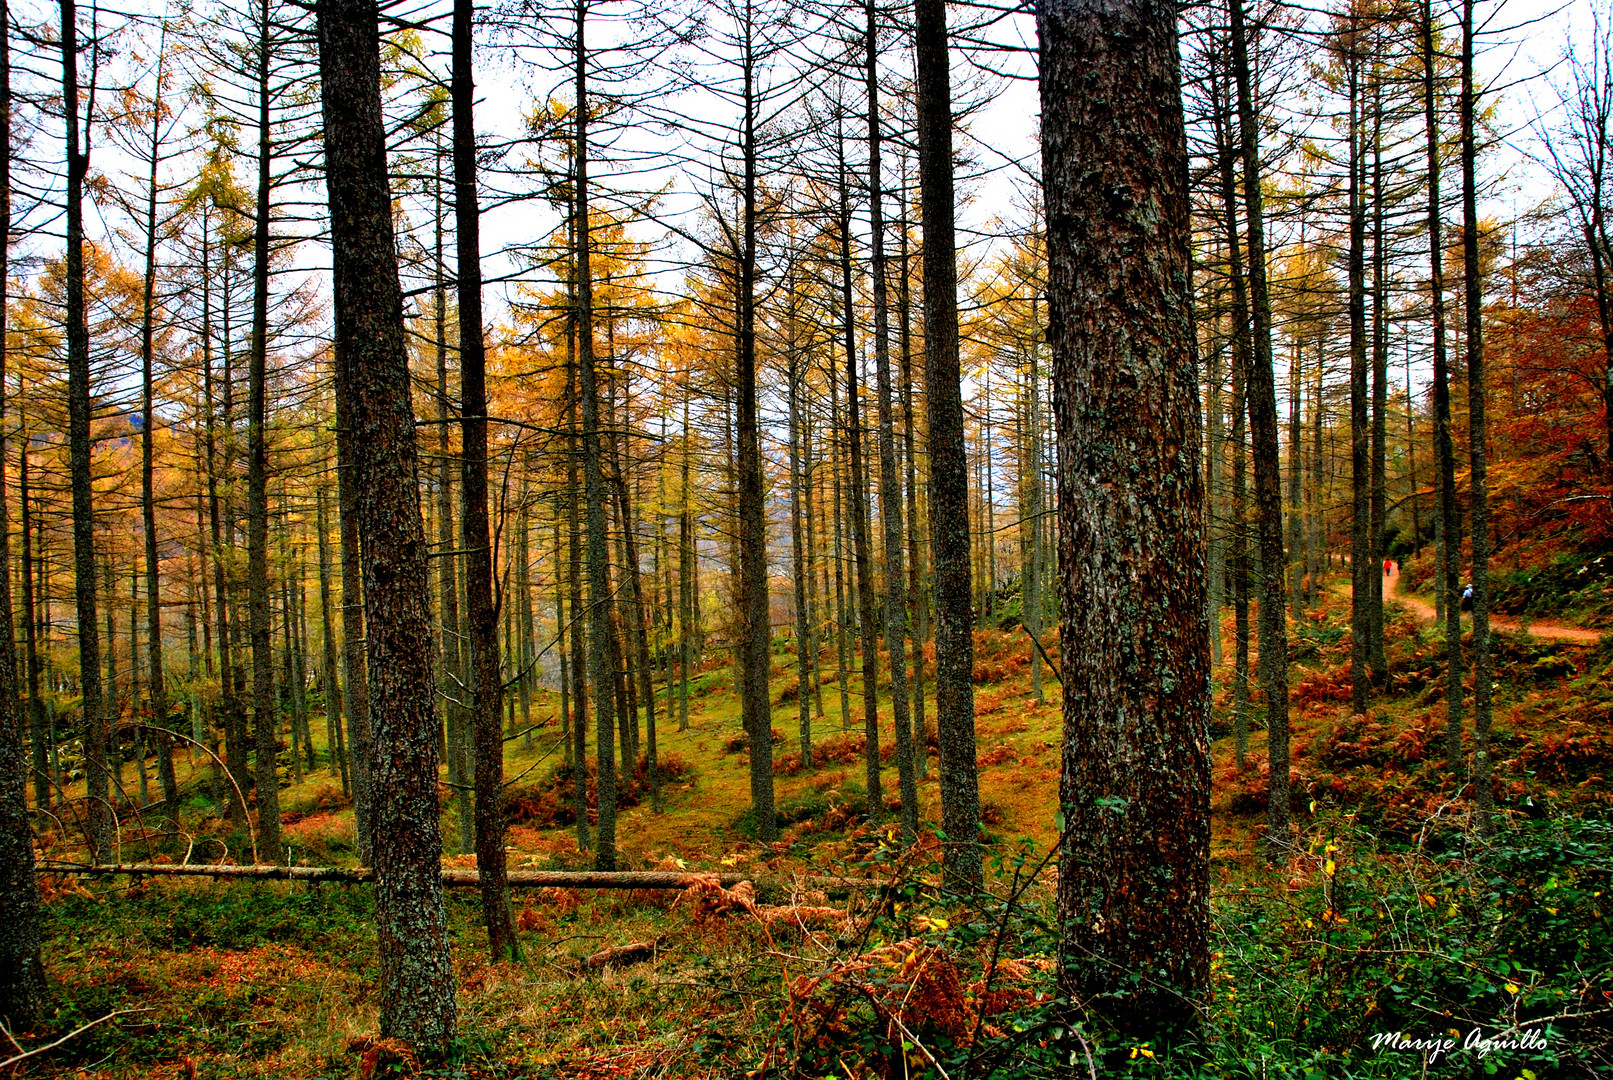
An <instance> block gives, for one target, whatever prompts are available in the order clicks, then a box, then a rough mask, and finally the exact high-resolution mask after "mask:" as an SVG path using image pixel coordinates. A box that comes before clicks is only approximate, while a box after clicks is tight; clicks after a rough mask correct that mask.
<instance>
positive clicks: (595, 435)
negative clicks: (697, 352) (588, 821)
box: [573, 0, 616, 870]
mask: <svg viewBox="0 0 1613 1080" xmlns="http://www.w3.org/2000/svg"><path fill="white" fill-rule="evenodd" d="M587 15H588V3H587V0H577V40H576V49H577V52H576V79H577V96H576V103H575V105H574V107H573V108H574V112H575V114H576V117H575V118H576V124H577V128H576V153H575V157H574V158H573V163H574V168H575V173H574V175H573V179H574V181H575V190H576V206H575V214H576V224H575V226H574V236H575V240H576V245H577V254H576V268H577V269H576V277H577V361H578V365H577V366H578V369H579V372H580V374H581V382H582V387H581V389H582V460H583V498H584V500H585V501H586V503H587V516H586V520H585V523H584V524H585V527H586V530H587V533H588V541H587V543H588V681H589V683H591V684H592V685H593V688H594V718H595V725H596V729H597V732H598V738H597V745H596V746H595V748H594V750H595V756H596V760H597V762H598V766H597V772H598V778H597V781H596V782H597V785H598V792H599V795H598V803H599V833H598V846H597V847H596V849H595V853H594V867H595V869H598V870H614V869H616V731H615V727H616V716H615V711H614V710H615V703H614V702H613V701H612V700H611V690H610V687H611V681H612V679H611V673H612V670H613V663H612V660H611V657H612V655H613V651H614V650H613V647H612V643H611V642H612V638H613V637H614V630H613V629H612V626H611V606H612V605H611V592H610V554H609V551H608V549H607V547H606V537H605V478H604V474H603V469H602V464H601V461H600V454H601V446H600V444H601V438H602V436H601V432H600V427H599V376H598V372H597V370H596V366H595V361H594V278H593V263H592V261H591V250H590V249H591V247H592V244H591V241H590V239H589V237H590V234H591V231H592V230H591V226H590V222H589V220H588V53H587V46H586V44H585V38H584V36H583V28H584V23H585V22H586V21H587Z"/></svg>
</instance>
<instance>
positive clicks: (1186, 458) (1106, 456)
mask: <svg viewBox="0 0 1613 1080" xmlns="http://www.w3.org/2000/svg"><path fill="white" fill-rule="evenodd" d="M1037 28H1038V30H1039V31H1040V35H1041V41H1042V67H1041V89H1042V115H1043V124H1042V138H1043V142H1042V146H1043V178H1044V185H1045V186H1044V191H1045V193H1046V199H1047V211H1048V260H1049V279H1048V301H1049V305H1050V308H1051V322H1050V328H1049V329H1050V334H1049V338H1050V341H1051V344H1052V348H1053V365H1054V373H1053V386H1054V399H1053V401H1054V409H1055V414H1056V416H1057V421H1058V439H1059V461H1060V464H1061V466H1062V468H1061V470H1060V473H1059V516H1060V525H1061V528H1060V531H1059V536H1060V542H1061V547H1062V550H1061V551H1060V556H1061V558H1060V565H1061V569H1062V573H1061V575H1060V577H1061V601H1062V607H1063V627H1062V629H1063V640H1064V642H1065V648H1064V650H1063V653H1064V665H1063V671H1064V679H1065V683H1066V686H1067V687H1068V689H1069V693H1068V694H1067V695H1066V696H1065V698H1064V749H1063V762H1064V766H1063V772H1062V776H1061V779H1060V784H1059V803H1060V807H1061V810H1062V812H1063V815H1064V819H1065V822H1066V824H1065V830H1066V831H1065V834H1064V836H1063V837H1062V841H1061V855H1060V859H1059V895H1058V901H1059V905H1058V911H1059V923H1060V929H1061V932H1062V938H1063V947H1062V951H1061V956H1060V983H1061V989H1062V990H1063V991H1064V992H1066V993H1068V994H1070V995H1071V997H1072V998H1076V997H1079V998H1081V999H1085V1000H1089V1001H1096V1002H1098V1003H1099V1005H1098V1007H1099V1008H1100V1009H1104V1010H1105V1011H1106V1012H1108V1014H1109V1015H1110V1017H1111V1018H1112V1019H1114V1020H1115V1021H1116V1022H1117V1023H1118V1024H1120V1025H1121V1026H1122V1027H1124V1028H1130V1029H1134V1030H1140V1031H1160V1032H1162V1033H1166V1034H1169V1033H1171V1032H1172V1031H1173V1029H1176V1028H1179V1027H1188V1026H1193V1025H1195V1024H1196V1022H1197V1019H1198V1010H1199V1008H1200V1006H1201V1005H1202V1004H1203V1003H1204V1000H1205V998H1206V996H1207V993H1208V990H1209V982H1210V951H1209V929H1210V904H1209V900H1210V875H1209V869H1210V807H1209V796H1210V752H1209V730H1208V719H1209V706H1210V671H1209V647H1210V643H1209V630H1208V625H1207V623H1206V620H1205V613H1204V591H1205V588H1204V522H1203V494H1204V488H1203V485H1204V479H1203V474H1202V472H1201V471H1200V470H1201V461H1200V450H1199V439H1200V426H1199V402H1198V376H1197V370H1196V367H1197V364H1196V358H1195V355H1194V352H1195V349H1194V332H1193V315H1192V312H1193V295H1192V284H1191V276H1192V258H1191V254H1190V224H1189V220H1190V219H1189V211H1188V179H1187V139H1186V133H1185V129H1184V126H1183V121H1182V111H1181V108H1182V107H1181V89H1180V87H1181V83H1180V73H1179V69H1178V61H1177V51H1176V9H1175V7H1174V6H1170V5H1165V4H1162V3H1158V2H1157V0H1135V2H1132V3H1126V4H1109V5H1091V6H1089V5H1085V4H1075V3H1067V2H1065V0H1056V2H1045V0H1044V3H1042V4H1039V5H1038V9H1037ZM1094 163H1101V164H1098V165H1094ZM1122 193H1123V194H1122ZM1278 570H1279V571H1280V570H1281V567H1280V566H1279V567H1278ZM1279 610H1280V609H1279ZM1261 644H1262V646H1264V645H1265V644H1266V643H1265V642H1264V641H1262V642H1261ZM1263 651H1264V650H1263ZM1137 972H1147V973H1148V978H1147V979H1145V980H1144V981H1143V982H1142V983H1141V984H1138V983H1137V982H1135V981H1134V974H1135V973H1137Z"/></svg>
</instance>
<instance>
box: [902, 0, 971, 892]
mask: <svg viewBox="0 0 1613 1080" xmlns="http://www.w3.org/2000/svg"><path fill="white" fill-rule="evenodd" d="M913 49H914V63H915V67H916V69H917V76H918V78H917V87H918V137H919V178H920V182H921V183H922V184H923V194H922V199H921V202H920V210H921V214H922V216H923V219H924V328H925V333H924V362H925V371H924V383H925V390H926V392H927V399H928V403H929V417H930V541H931V545H932V547H931V550H932V551H933V552H934V559H935V660H936V662H935V720H936V726H937V728H938V729H939V741H940V744H941V785H940V786H941V828H942V830H943V831H944V832H945V833H946V842H945V847H944V849H943V859H942V861H943V864H944V866H945V868H946V870H947V873H948V875H949V876H950V877H951V878H953V879H954V880H956V881H959V882H967V883H975V884H978V883H979V882H980V880H981V875H982V865H981V852H980V778H979V773H978V771H977V766H976V762H975V707H974V627H973V618H972V613H971V612H970V610H969V479H968V476H969V473H968V470H969V464H968V460H967V459H966V457H965V453H964V437H963V430H964V427H963V424H964V418H963V394H962V388H961V386H960V382H959V377H960V374H961V372H960V369H959V363H958V264H957V249H956V243H955V240H954V231H953V214H954V205H953V194H952V80H951V71H950V68H949V61H948V55H947V53H948V49H947V24H946V5H945V4H944V3H943V2H942V0H914V3H913Z"/></svg>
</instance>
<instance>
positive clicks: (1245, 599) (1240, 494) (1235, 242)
mask: <svg viewBox="0 0 1613 1080" xmlns="http://www.w3.org/2000/svg"><path fill="white" fill-rule="evenodd" d="M1234 2H1235V0H1234ZM1212 86H1219V83H1218V82H1214V81H1212ZM1214 119H1215V126H1216V130H1217V141H1218V142H1221V143H1222V146H1221V150H1220V153H1219V155H1218V158H1219V165H1220V173H1221V206H1222V210H1223V212H1224V218H1225V220H1224V228H1225V230H1226V245H1227V276H1228V277H1229V278H1231V280H1232V312H1231V316H1232V437H1231V442H1232V515H1231V517H1232V560H1231V571H1232V735H1233V753H1234V754H1235V755H1236V756H1235V760H1236V762H1237V766H1238V769H1239V771H1240V772H1241V771H1242V770H1243V768H1244V765H1245V764H1246V763H1247V760H1248V754H1249V450H1248V446H1247V444H1246V442H1245V440H1246V438H1247V432H1248V416H1249V407H1248V401H1249V394H1248V378H1249V352H1250V342H1249V285H1248V279H1247V277H1246V276H1245V275H1244V265H1243V240H1242V237H1241V236H1240V235H1239V233H1238V187H1237V170H1236V167H1235V166H1236V159H1237V157H1238V153H1239V151H1238V149H1237V148H1236V147H1234V146H1233V144H1232V140H1231V133H1230V131H1228V130H1227V125H1226V120H1225V118H1224V116H1223V113H1222V112H1221V111H1220V110H1219V109H1218V110H1217V111H1216V114H1215V118H1214ZM1212 632H1219V631H1218V629H1217V628H1215V627H1214V626H1212Z"/></svg>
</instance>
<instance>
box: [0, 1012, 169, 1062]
mask: <svg viewBox="0 0 1613 1080" xmlns="http://www.w3.org/2000/svg"><path fill="white" fill-rule="evenodd" d="M155 1011H156V1010H155V1009H119V1010H117V1011H116V1012H109V1013H107V1014H106V1015H105V1016H103V1017H101V1018H100V1019H99V1020H91V1021H90V1022H89V1023H87V1024H85V1025H84V1026H83V1027H81V1028H75V1029H73V1030H72V1031H69V1032H68V1033H67V1034H66V1035H63V1036H62V1037H61V1038H59V1039H57V1040H56V1041H55V1042H53V1043H50V1044H49V1045H48V1046H36V1047H34V1048H33V1049H32V1050H29V1051H26V1052H24V1053H21V1054H17V1055H16V1056H14V1057H8V1058H6V1059H5V1060H4V1061H0V1069H5V1068H9V1067H10V1066H12V1065H15V1064H17V1062H19V1061H24V1060H26V1059H28V1058H31V1057H34V1056H35V1055H37V1054H43V1053H45V1052H47V1051H50V1050H54V1049H56V1048H57V1047H58V1046H60V1045H62V1043H64V1042H67V1041H68V1040H69V1039H73V1038H77V1037H78V1036H80V1035H82V1034H84V1033H85V1032H86V1031H88V1030H90V1028H92V1027H94V1026H95V1025H96V1024H104V1023H106V1022H107V1021H108V1020H110V1019H112V1018H113V1017H114V1016H127V1015H128V1014H129V1013H143V1012H155ZM6 1036H7V1038H10V1036H11V1032H9V1031H8V1032H6ZM11 1045H12V1046H16V1045H17V1040H16V1039H12V1040H11Z"/></svg>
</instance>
